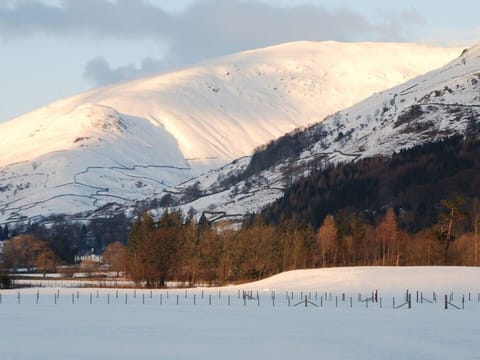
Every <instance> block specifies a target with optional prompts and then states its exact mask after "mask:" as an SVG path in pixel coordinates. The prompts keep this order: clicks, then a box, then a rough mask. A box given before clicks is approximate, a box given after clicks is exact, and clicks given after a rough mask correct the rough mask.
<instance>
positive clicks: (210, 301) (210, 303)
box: [208, 294, 212, 305]
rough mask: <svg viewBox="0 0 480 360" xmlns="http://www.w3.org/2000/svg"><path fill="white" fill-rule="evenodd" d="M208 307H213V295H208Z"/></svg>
mask: <svg viewBox="0 0 480 360" xmlns="http://www.w3.org/2000/svg"><path fill="white" fill-rule="evenodd" d="M208 305H212V294H208Z"/></svg>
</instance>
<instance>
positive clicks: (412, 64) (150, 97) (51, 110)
mask: <svg viewBox="0 0 480 360" xmlns="http://www.w3.org/2000/svg"><path fill="white" fill-rule="evenodd" d="M458 53H459V50H458V49H444V48H433V47H426V46H419V45H412V44H382V43H352V44H343V43H336V42H323V43H311V42H299V43H290V44H284V45H279V46H274V47H270V48H266V49H259V50H252V51H247V52H243V53H239V54H234V55H231V56H227V57H224V58H220V59H217V60H213V61H209V62H206V63H203V64H199V65H197V66H192V67H190V68H187V69H183V70H178V71H175V72H171V73H166V74H161V75H158V76H155V77H150V78H145V79H141V80H137V81H133V82H129V83H124V84H119V85H114V86H110V87H105V88H101V89H96V90H92V91H90V92H87V93H84V94H80V95H78V96H74V97H71V98H68V99H65V100H60V101H57V102H55V103H52V104H50V105H48V106H46V107H44V108H41V109H39V110H37V111H34V112H32V113H29V114H26V115H23V116H21V117H19V118H17V119H13V120H11V121H9V122H6V123H2V124H0V133H1V134H2V136H1V138H0V152H1V153H2V157H1V158H0V180H1V186H0V222H2V223H8V222H18V221H24V220H28V219H34V220H35V221H38V220H40V219H42V218H43V217H45V216H48V215H51V214H55V213H61V214H79V213H84V214H83V215H85V216H87V215H89V214H90V212H92V211H95V210H98V209H102V214H101V216H108V213H109V212H112V211H113V212H115V211H122V210H121V207H123V206H124V205H133V204H135V203H136V202H137V201H142V200H148V199H150V200H151V199H155V198H157V197H159V194H161V192H162V191H163V190H164V189H165V188H168V187H172V186H175V185H177V184H180V183H182V182H185V181H187V180H189V179H190V178H191V177H192V176H196V175H198V174H200V173H202V172H203V171H205V170H208V169H213V168H216V167H217V166H220V165H224V164H226V163H227V162H229V161H231V160H233V159H235V158H239V157H241V156H246V155H249V154H251V152H252V151H253V149H254V148H255V147H257V146H259V145H261V144H264V143H266V142H268V141H270V140H271V139H274V138H277V137H278V136H281V135H282V134H284V133H286V132H288V131H291V130H292V129H294V128H297V127H303V126H306V125H308V124H312V123H316V122H318V121H320V120H322V119H323V118H324V117H325V116H327V115H329V114H332V113H334V112H336V111H338V110H340V109H342V108H345V107H348V106H350V105H352V104H354V103H356V102H358V101H360V100H361V99H363V98H365V97H367V96H369V95H370V94H372V93H374V92H378V91H381V90H383V89H385V88H388V87H391V86H394V85H397V84H400V83H402V82H404V81H406V80H407V79H410V78H413V77H415V76H417V75H419V74H423V73H424V72H426V71H429V70H431V69H433V68H436V67H438V66H441V65H443V64H444V63H446V62H447V61H449V60H450V59H452V58H454V57H455V56H458ZM352 59H353V60H352ZM332 131H334V130H332ZM112 204H113V205H112ZM115 204H118V205H119V206H120V207H119V206H118V205H115ZM107 205H108V206H107ZM105 206H107V207H105Z"/></svg>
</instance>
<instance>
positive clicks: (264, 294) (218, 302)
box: [0, 288, 480, 310]
mask: <svg viewBox="0 0 480 360" xmlns="http://www.w3.org/2000/svg"><path fill="white" fill-rule="evenodd" d="M25 304H27V305H32V304H34V305H101V306H108V305H142V306H208V307H218V306H223V307H258V308H261V307H273V308H275V307H284V308H285V307H288V308H292V309H294V308H297V307H303V308H312V309H323V308H326V309H352V308H364V309H372V308H376V309H394V310H401V309H412V308H421V307H423V308H426V307H430V308H431V307H436V308H441V309H446V310H463V309H465V308H466V307H472V306H474V304H478V305H480V293H472V292H468V293H454V292H453V291H452V292H449V293H448V294H442V295H441V296H439V295H438V294H437V293H435V292H430V293H428V294H427V293H424V292H421V291H414V292H411V291H409V290H406V291H405V292H404V294H401V295H397V296H388V295H385V296H382V295H381V294H380V293H379V292H378V290H375V291H372V292H368V293H364V294H362V293H357V294H355V295H354V294H351V293H347V292H341V293H332V292H322V291H308V292H304V291H259V290H244V289H242V290H241V289H238V290H231V289H219V290H217V289H215V290H212V289H195V288H191V289H184V290H179V289H177V290H143V289H142V290H138V289H124V288H119V289H111V290H106V289H90V290H87V289H73V288H57V289H19V290H5V291H0V306H7V305H25Z"/></svg>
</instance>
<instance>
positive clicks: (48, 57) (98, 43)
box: [0, 0, 480, 122]
mask: <svg viewBox="0 0 480 360" xmlns="http://www.w3.org/2000/svg"><path fill="white" fill-rule="evenodd" d="M479 13H480V3H479V2H478V0H456V1H444V0H415V1H412V0H404V1H395V2H392V1H384V0H0V99H1V102H0V122H2V121H5V120H8V119H11V118H14V117H16V116H19V115H21V114H22V113H26V112H30V111H32V110H34V109H36V108H38V107H41V106H44V105H47V104H48V103H50V102H52V101H54V100H57V99H61V98H64V97H67V96H71V95H75V94H77V93H80V92H83V91H86V90H89V89H92V88H96V87H100V86H106V85H109V84H113V83H116V82H121V81H128V80H132V79H135V78H139V77H143V76H149V75H152V74H157V73H161V72H166V71H170V70H173V69H176V68H180V67H183V66H187V65H189V64H194V63H196V62H200V61H204V60H206V59H209V58H214V57H218V56H222V55H226V54H230V53H234V52H238V51H242V50H248V49H253V48H259V47H265V46H269V45H275V44H279V43H283V42H288V41H297V40H311V41H322V40H335V41H395V42H396V41H402V42H417V43H424V44H425V43H426V44H432V45H442V46H465V47H467V46H471V45H474V44H476V43H477V42H480V24H479V22H478V14H479Z"/></svg>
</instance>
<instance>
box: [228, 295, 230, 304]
mask: <svg viewBox="0 0 480 360" xmlns="http://www.w3.org/2000/svg"><path fill="white" fill-rule="evenodd" d="M228 306H230V295H228Z"/></svg>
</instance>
